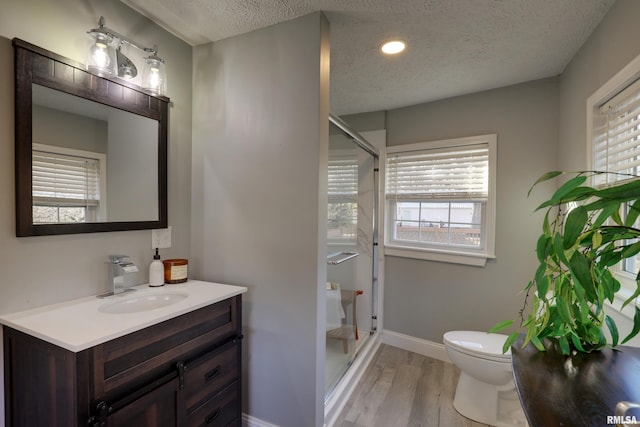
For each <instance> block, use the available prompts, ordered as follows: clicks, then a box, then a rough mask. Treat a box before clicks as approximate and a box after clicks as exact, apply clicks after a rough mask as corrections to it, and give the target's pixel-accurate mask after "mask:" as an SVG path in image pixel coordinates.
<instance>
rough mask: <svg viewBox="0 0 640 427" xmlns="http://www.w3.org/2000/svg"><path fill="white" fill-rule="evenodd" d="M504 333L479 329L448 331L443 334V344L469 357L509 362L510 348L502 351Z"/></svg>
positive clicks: (505, 337) (504, 338)
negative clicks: (492, 332) (493, 332)
mask: <svg viewBox="0 0 640 427" xmlns="http://www.w3.org/2000/svg"><path fill="white" fill-rule="evenodd" d="M506 339H507V336H506V335H502V334H489V333H486V332H479V331H450V332H446V333H445V334H444V337H443V340H444V342H445V345H447V346H449V347H451V348H452V349H455V350H457V351H459V352H461V353H464V354H467V355H469V356H471V357H477V358H480V359H485V360H490V361H493V362H499V363H509V364H510V363H511V350H510V349H509V350H507V352H506V353H504V354H503V353H502V346H503V345H504V342H505V340H506Z"/></svg>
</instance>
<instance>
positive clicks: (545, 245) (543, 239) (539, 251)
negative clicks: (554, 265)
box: [536, 234, 551, 262]
mask: <svg viewBox="0 0 640 427" xmlns="http://www.w3.org/2000/svg"><path fill="white" fill-rule="evenodd" d="M550 249H551V238H550V237H548V236H546V235H544V234H541V235H540V237H539V238H538V243H537V245H536V255H537V256H538V261H540V262H544V260H545V258H547V256H548V255H549V251H550Z"/></svg>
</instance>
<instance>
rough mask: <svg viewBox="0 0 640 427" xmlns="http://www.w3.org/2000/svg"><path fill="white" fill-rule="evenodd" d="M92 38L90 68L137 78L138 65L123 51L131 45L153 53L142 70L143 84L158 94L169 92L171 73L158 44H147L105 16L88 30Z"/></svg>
mask: <svg viewBox="0 0 640 427" xmlns="http://www.w3.org/2000/svg"><path fill="white" fill-rule="evenodd" d="M87 33H89V35H90V36H91V38H92V41H91V46H90V47H89V57H88V60H87V70H88V71H90V72H92V73H95V74H97V75H99V76H103V77H120V78H123V79H133V78H135V77H136V76H137V75H138V69H137V68H136V65H135V64H134V63H133V61H132V60H131V59H129V58H128V57H127V56H125V54H124V53H122V46H123V45H129V46H132V47H135V48H136V49H138V50H141V51H142V52H144V53H147V54H149V56H147V57H146V58H144V59H145V64H144V68H143V70H142V85H141V86H142V88H143V89H145V90H147V91H149V92H151V93H153V94H154V95H164V94H165V92H166V84H167V75H166V71H165V66H164V60H163V59H162V58H160V57H159V56H158V46H156V45H154V46H153V47H152V48H151V47H145V46H143V45H141V44H139V43H136V42H135V41H133V40H131V39H130V38H128V37H126V36H123V35H121V34H119V33H117V32H115V31H113V30H112V29H110V28H108V27H106V26H105V19H104V17H103V16H101V17H100V20H99V21H98V28H94V29H92V30H89V31H87Z"/></svg>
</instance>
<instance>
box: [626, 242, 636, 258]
mask: <svg viewBox="0 0 640 427" xmlns="http://www.w3.org/2000/svg"><path fill="white" fill-rule="evenodd" d="M639 252H640V242H636V243H633V244H631V245H627V246H624V247H623V249H622V257H623V258H631V257H633V256H636V255H637V254H638V253H639Z"/></svg>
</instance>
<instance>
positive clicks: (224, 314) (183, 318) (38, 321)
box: [0, 281, 246, 427]
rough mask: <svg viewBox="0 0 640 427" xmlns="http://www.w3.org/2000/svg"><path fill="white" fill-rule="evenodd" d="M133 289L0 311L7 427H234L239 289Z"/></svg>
mask: <svg viewBox="0 0 640 427" xmlns="http://www.w3.org/2000/svg"><path fill="white" fill-rule="evenodd" d="M137 288H138V289H137V291H136V292H127V293H125V294H122V295H116V296H112V297H109V298H105V299H98V298H95V297H87V298H82V299H79V300H74V301H70V302H65V303H62V304H56V305H52V306H47V307H42V308H39V309H35V310H29V311H25V312H21V313H14V314H10V315H5V316H0V323H2V324H3V325H4V361H5V362H4V363H5V367H4V369H5V395H6V397H5V398H6V404H5V405H6V415H5V416H6V425H7V426H34V425H47V426H64V427H67V426H87V425H88V426H174V425H176V426H196V425H197V426H199V425H211V426H228V425H238V426H239V425H240V423H241V422H240V416H241V408H240V382H241V381H240V379H241V372H240V363H241V339H242V335H241V298H242V296H241V294H242V293H244V292H246V288H244V287H239V286H229V285H222V284H216V283H207V282H199V281H188V282H186V283H184V284H181V285H166V286H164V287H163V288H159V289H158V288H149V287H147V286H139V287H137Z"/></svg>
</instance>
